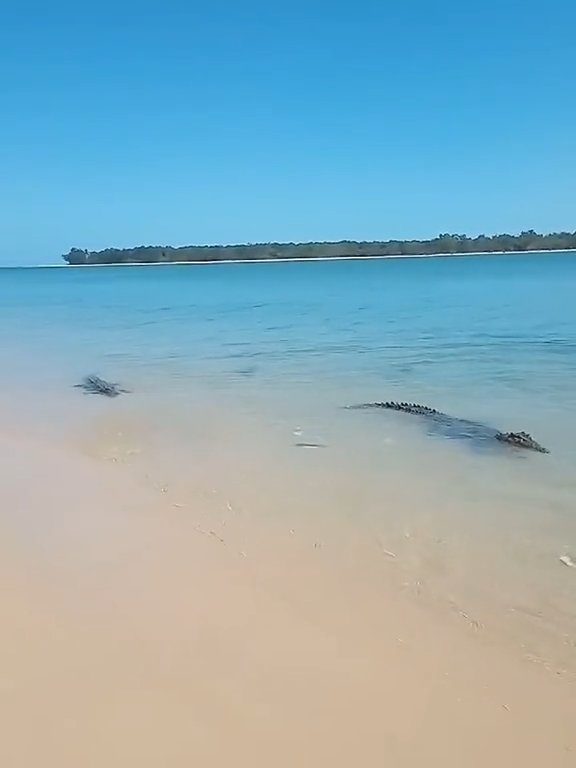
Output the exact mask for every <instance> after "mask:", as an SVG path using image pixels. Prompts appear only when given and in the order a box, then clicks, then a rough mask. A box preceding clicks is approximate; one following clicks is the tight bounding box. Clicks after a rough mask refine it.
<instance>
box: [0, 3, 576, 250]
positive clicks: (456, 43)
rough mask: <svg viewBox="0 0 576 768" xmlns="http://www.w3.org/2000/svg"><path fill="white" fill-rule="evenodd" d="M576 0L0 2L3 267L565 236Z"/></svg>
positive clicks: (570, 200) (572, 225)
mask: <svg viewBox="0 0 576 768" xmlns="http://www.w3.org/2000/svg"><path fill="white" fill-rule="evenodd" d="M575 30H576V2H574V0H548V2H543V1H542V0H538V1H535V0H524V1H523V2H510V0H485V1H484V2H474V1H473V0H472V1H471V2H470V1H469V2H462V0H458V1H457V0H427V1H425V0H413V1H412V2H409V0H395V2H390V1H389V0H356V1H355V2H353V1H352V0H331V1H330V2H328V1H326V2H324V0H318V1H315V0H308V1H307V2H305V1H304V0H290V2H288V0H286V1H285V2H274V0H236V1H234V2H233V1H232V0H223V1H221V2H218V0H211V2H210V1H209V0H204V2H195V1H194V0H188V1H187V2H185V1H184V0H172V2H170V0H167V1H166V2H163V3H161V2H147V0H138V2H132V1H130V0H116V1H115V2H110V0H97V1H95V2H90V3H83V2H78V0H74V2H68V1H63V0H52V2H47V1H46V0H44V1H43V2H41V3H40V2H37V3H33V2H26V0H22V2H18V3H17V2H16V0H4V2H3V3H2V4H1V9H0V89H1V90H0V110H1V114H0V264H1V263H4V264H6V263H8V262H20V263H31V262H36V263H38V262H51V261H55V260H56V259H58V257H59V255H60V254H61V253H62V252H64V251H68V250H69V248H70V247H71V246H77V247H80V248H89V249H99V248H104V247H107V246H129V245H139V244H174V245H183V244H189V243H228V242H259V241H267V240H339V239H345V238H350V239H388V238H404V237H427V236H434V235H436V234H437V233H439V232H463V233H470V234H478V233H480V232H485V233H494V232H499V231H519V230H521V229H530V228H533V229H538V230H555V229H570V230H574V229H576V33H575Z"/></svg>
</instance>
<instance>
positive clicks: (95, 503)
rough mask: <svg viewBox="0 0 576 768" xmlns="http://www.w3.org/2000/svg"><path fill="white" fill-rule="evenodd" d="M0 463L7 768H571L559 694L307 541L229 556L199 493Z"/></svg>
mask: <svg viewBox="0 0 576 768" xmlns="http://www.w3.org/2000/svg"><path fill="white" fill-rule="evenodd" d="M0 449H1V450H2V455H3V466H2V470H1V471H2V477H1V484H0V489H1V490H0V493H1V505H0V510H1V514H0V562H1V566H0V583H1V585H2V595H1V603H0V606H1V608H0V609H1V615H2V626H1V632H0V649H1V651H0V665H1V670H0V679H1V681H2V686H1V693H0V720H1V722H2V738H1V739H0V764H1V765H2V766H6V768H31V766H38V765H42V766H44V768H78V766H82V767H83V768H91V767H92V766H93V767H94V768H96V766H98V768H101V766H106V767H107V768H116V766H122V768H126V766H138V768H147V767H148V766H149V767H150V768H158V766H170V768H179V767H180V766H182V768H184V767H186V768H188V767H189V766H191V765H202V766H228V765H237V766H251V768H253V767H255V766H266V768H268V767H269V766H287V767H288V766H290V767H291V768H293V767H294V766H300V767H305V766H315V767H317V766H330V767H331V768H333V767H334V766H347V767H348V766H351V765H363V766H372V765H374V766H381V765H393V766H400V767H401V766H406V767H407V768H408V767H409V768H411V767H412V766H421V765H422V764H423V763H425V764H426V765H428V766H439V767H440V766H442V768H447V767H450V766H454V767H455V768H456V766H457V767H458V768H461V766H467V767H468V768H473V767H474V766H486V765H493V766H512V765H514V766H516V765H522V766H523V767H524V768H527V767H529V766H538V768H541V766H542V765H548V766H572V765H574V761H575V760H576V730H575V729H574V715H575V712H576V692H575V689H574V683H573V681H572V680H571V679H570V678H569V677H566V676H563V675H559V674H556V673H555V672H554V671H553V670H550V669H547V668H545V667H544V666H542V665H536V664H533V663H530V662H529V661H528V660H526V659H524V658H521V657H520V655H519V654H517V653H514V652H513V651H512V650H511V649H510V647H508V646H506V645H499V644H498V643H494V642H489V641H486V640H485V639H483V637H482V636H481V633H479V632H477V631H476V630H475V628H474V627H473V626H470V625H469V623H468V622H461V623H456V622H453V621H448V620H446V617H445V616H444V614H442V613H441V612H438V613H436V612H435V611H434V610H431V609H430V607H422V606H420V605H418V604H417V603H416V602H414V601H411V600H410V599H409V597H408V596H407V595H406V594H405V593H403V592H401V591H399V590H398V589H397V587H396V585H395V584H394V583H393V582H392V581H390V582H387V580H386V578H385V577H384V578H383V577H382V574H381V573H379V574H378V576H376V574H371V572H370V570H369V569H367V570H355V569H354V568H353V567H351V566H350V564H349V563H346V562H341V561H340V558H339V557H336V556H334V555H333V554H331V552H330V549H329V547H326V546H324V545H323V542H321V541H318V540H316V539H315V538H314V534H313V533H312V532H311V531H310V535H308V532H305V531H304V528H303V527H302V528H301V529H299V530H290V531H288V530H286V531H285V535H283V536H282V535H280V527H279V526H277V525H274V524H270V525H268V526H267V525H264V524H263V523H262V521H260V520H259V519H258V518H257V517H252V518H251V517H250V516H249V515H248V514H246V520H245V522H244V523H243V529H242V536H239V535H237V534H235V532H234V526H233V524H232V522H231V523H230V525H229V531H228V529H227V528H226V526H224V525H223V524H222V521H220V524H219V526H218V527H216V526H215V525H214V520H215V518H214V516H213V515H212V517H211V516H210V514H212V512H213V511H214V510H216V509H220V508H222V509H226V510H227V513H228V514H229V518H230V520H232V518H233V517H234V515H235V514H240V512H238V511H237V510H236V509H235V508H234V501H233V500H232V503H230V500H229V499H227V498H226V496H225V495H224V496H223V495H222V494H221V489H218V488H213V487H210V483H208V485H206V487H203V488H200V487H199V488H198V489H197V493H196V494H188V495H186V494H184V493H181V494H180V495H178V496H175V495H174V493H173V491H172V489H171V488H170V487H166V486H162V485H159V483H157V482H156V479H155V478H154V477H152V476H149V475H146V474H141V473H140V474H139V473H135V472H131V471H129V470H128V469H127V468H126V467H125V466H124V465H123V464H122V462H118V461H116V462H104V461H102V459H101V458H96V457H94V456H88V455H82V454H81V453H79V452H78V451H77V450H75V449H73V447H72V446H69V445H66V444H65V443H64V442H61V443H59V444H52V443H50V442H48V441H47V440H46V439H45V437H35V436H33V435H31V434H28V435H22V434H21V433H18V432H14V433H12V434H10V433H7V432H5V433H4V434H3V435H2V437H1V438H0ZM198 483H200V480H198ZM203 500H204V501H203ZM203 505H204V506H203ZM211 510H212V512H211ZM209 513H210V514H209ZM392 555H393V553H390V557H392Z"/></svg>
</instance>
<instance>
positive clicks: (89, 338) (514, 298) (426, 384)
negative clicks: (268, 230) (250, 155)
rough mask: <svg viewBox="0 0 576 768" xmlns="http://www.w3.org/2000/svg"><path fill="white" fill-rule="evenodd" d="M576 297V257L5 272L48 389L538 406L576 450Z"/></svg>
mask: <svg viewBox="0 0 576 768" xmlns="http://www.w3.org/2000/svg"><path fill="white" fill-rule="evenodd" d="M575 296H576V255H574V254H543V255H538V254H530V255H513V256H490V257H466V258H436V259H409V260H401V259H398V260H390V261H364V262H349V261H339V262H316V263H292V264H290V263H276V264H254V265H245V264H238V265H234V264H225V265H205V266H197V267H195V266H170V267H144V268H138V269H137V268H127V267H119V268H92V269H5V270H2V271H1V272H0V306H1V308H2V309H1V312H2V324H1V330H0V333H1V334H2V335H1V340H2V352H1V355H2V367H3V370H4V371H5V372H6V373H7V375H8V376H10V371H12V372H13V375H15V376H16V375H18V371H20V372H21V374H24V373H25V375H26V378H27V377H29V376H30V375H31V374H32V372H33V371H34V372H35V375H36V376H41V377H42V378H43V379H45V380H46V383H47V385H48V383H49V382H51V381H56V382H58V384H59V385H60V384H61V383H63V382H64V381H65V380H70V381H72V380H75V379H78V378H79V377H80V376H82V375H83V374H85V373H86V372H90V371H98V372H100V373H101V374H102V375H104V376H111V377H112V378H113V379H117V378H122V379H123V380H125V381H126V382H127V383H130V384H132V385H135V386H137V387H139V388H142V387H144V388H152V387H156V388H171V389H178V388H179V387H180V388H181V387H184V386H189V385H190V383H191V382H201V381H204V382H206V383H208V384H209V386H210V387H211V388H214V387H216V388H228V389H229V388H230V384H231V383H235V382H237V381H238V380H241V379H245V380H249V381H250V384H251V385H252V386H253V387H254V388H260V389H261V388H266V389H267V390H270V389H274V388H277V389H278V388H279V389H281V390H283V391H286V390H288V389H291V388H294V389H295V390H299V391H301V392H304V391H305V390H306V388H308V389H309V390H314V391H316V392H318V391H320V388H335V389H340V388H341V387H343V388H349V389H350V392H351V394H354V395H356V394H358V396H365V398H366V399H382V398H387V397H389V396H397V395H398V396H401V397H402V398H405V399H417V398H424V399H426V400H427V401H430V402H431V404H432V405H436V406H437V407H441V408H442V409H444V410H447V411H450V412H456V413H458V414H459V415H464V416H470V417H482V418H485V417H489V416H491V415H493V418H495V419H500V420H501V419H502V418H504V419H505V420H506V417H507V415H508V414H513V416H514V418H516V417H520V419H521V420H522V419H524V420H525V421H526V422H527V423H528V424H530V423H533V422H535V421H538V422H540V419H539V418H538V417H537V416H536V414H535V408H536V407H537V408H538V409H539V411H540V412H541V413H544V412H546V413H547V415H548V417H549V418H550V419H551V420H552V422H553V424H552V425H550V427H548V426H546V432H547V434H546V437H547V439H548V440H549V441H551V442H552V443H556V442H558V443H559V444H562V445H563V447H564V448H568V449H569V448H570V446H571V445H572V443H573V442H574V441H572V440H571V439H570V430H571V429H572V428H573V427H575V426H576V389H575V387H574V382H575V381H576V308H575V306H574V297H575ZM156 379H158V382H157V383H155V384H154V385H152V384H151V381H152V380H156ZM21 383H22V385H23V386H25V383H26V381H25V380H24V381H22V382H21Z"/></svg>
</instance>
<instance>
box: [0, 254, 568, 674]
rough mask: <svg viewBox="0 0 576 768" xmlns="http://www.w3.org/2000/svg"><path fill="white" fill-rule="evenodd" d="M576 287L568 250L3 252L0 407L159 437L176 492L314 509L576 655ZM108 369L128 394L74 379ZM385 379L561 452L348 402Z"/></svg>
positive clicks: (462, 610) (114, 444)
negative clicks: (439, 254)
mask: <svg viewBox="0 0 576 768" xmlns="http://www.w3.org/2000/svg"><path fill="white" fill-rule="evenodd" d="M575 297H576V254H573V253H566V254H522V255H505V256H500V255H498V256H477V257H474V256H470V257H458V258H449V257H448V258H432V259H428V258H425V259H424V258H423V259H390V260H387V261H386V260H373V261H333V262H308V263H303V262H297V263H296V262H295V263H268V264H267V263H264V264H208V265H198V266H192V265H190V266H178V265H174V266H157V267H138V268H135V267H106V268H98V267H94V268H78V269H73V268H62V269H54V268H38V269H34V268H22V269H17V268H14V269H2V270H0V317H1V323H0V364H1V367H2V372H3V385H4V386H3V391H2V394H1V396H0V408H1V409H2V411H3V414H4V419H5V422H6V423H10V424H11V425H13V426H14V425H18V424H26V425H27V428H29V429H34V428H38V429H40V430H42V432H43V434H45V435H46V434H47V435H52V436H53V438H54V439H55V440H56V439H62V438H63V436H64V435H67V436H69V439H70V440H71V441H73V442H74V441H75V442H76V443H77V445H78V446H79V447H81V448H82V449H87V446H88V447H89V449H90V450H92V451H93V452H95V453H97V454H98V455H101V456H105V457H109V456H110V455H111V454H112V453H113V452H114V451H115V452H116V453H117V454H118V456H119V455H120V454H122V456H123V459H124V460H126V462H127V463H129V461H130V459H129V457H142V456H148V457H149V460H150V466H153V467H154V468H155V471H156V472H157V473H158V481H159V482H160V481H162V479H163V478H164V480H165V479H166V478H169V479H170V483H171V487H177V488H179V489H181V491H182V493H184V492H185V490H186V489H187V490H188V491H190V486H191V484H192V483H193V482H194V483H197V484H201V483H207V482H208V481H207V478H209V479H210V483H211V484H212V485H215V484H217V483H225V484H228V491H229V492H230V493H236V495H237V496H238V497H239V498H240V497H241V498H242V499H243V504H244V506H245V507H247V506H250V507H251V508H253V509H254V510H257V514H258V515H259V516H260V517H259V519H260V520H264V519H266V520H269V519H273V520H274V521H275V524H281V523H283V522H285V524H286V527H289V528H292V526H293V525H294V524H295V523H294V520H296V521H297V522H298V523H299V524H301V525H302V526H305V525H307V524H309V523H311V525H312V526H313V527H314V529H315V531H316V533H315V535H316V534H318V535H320V536H322V535H323V536H324V539H326V540H327V541H332V542H333V544H334V549H335V550H336V549H338V551H339V552H340V553H341V554H342V553H345V552H347V551H348V552H350V551H353V552H354V557H355V558H356V559H357V561H358V564H359V565H361V564H362V563H365V562H367V561H368V560H369V559H370V558H373V560H374V562H375V563H376V562H379V560H378V558H380V560H382V563H383V565H382V568H384V569H388V570H384V572H383V574H384V575H383V578H384V577H385V578H396V579H397V580H398V584H399V585H401V586H402V587H406V585H408V587H407V588H408V589H409V591H410V592H411V593H413V594H415V595H416V596H417V597H419V598H421V599H423V600H428V601H429V602H430V603H431V604H443V605H445V606H446V607H448V608H449V609H451V610H452V609H453V610H454V612H455V613H456V614H458V615H459V616H464V617H472V618H471V619H470V621H471V623H472V624H473V625H474V626H483V627H484V626H486V625H487V626H488V627H489V628H491V629H492V630H494V632H497V633H499V634H500V635H501V636H502V637H504V636H506V637H509V638H511V641H512V642H515V643H517V644H518V647H520V646H521V647H523V648H527V649H528V650H527V651H526V652H527V653H530V654H532V655H533V656H534V657H537V658H539V659H542V660H544V661H545V662H546V663H548V662H550V663H553V664H556V665H558V666H562V667H563V668H564V667H565V668H568V667H570V666H571V664H572V662H571V658H572V657H573V653H574V643H575V640H574V638H575V636H576V569H571V568H570V567H568V566H566V565H565V564H564V563H562V562H561V561H560V557H566V556H568V557H573V558H574V559H575V560H576V473H575V471H574V470H575V469H576V440H575V439H574V434H575V432H576V386H575V385H576V306H575ZM92 372H94V373H97V374H99V375H101V376H103V377H104V378H107V379H111V380H113V381H119V382H121V383H122V384H123V385H124V386H125V387H126V388H128V389H130V390H131V394H129V395H125V396H123V397H120V398H117V399H114V400H107V399H105V398H94V397H87V396H84V395H83V394H82V393H81V391H79V390H77V389H74V388H73V384H74V383H76V382H78V381H79V380H80V379H81V378H82V377H83V376H84V375H86V374H88V373H92ZM387 399H401V400H410V401H418V402H422V403H424V404H426V405H430V406H433V407H436V408H438V409H439V410H442V411H445V412H447V413H449V414H453V415H455V416H460V417H463V418H467V419H472V420H477V421H480V422H482V423H485V424H488V425H491V426H494V427H496V428H500V429H502V430H516V431H517V430H522V429H523V430H526V431H528V432H530V433H531V434H533V436H534V437H535V438H536V439H537V440H538V441H539V442H541V443H542V444H543V445H545V446H547V447H548V448H549V449H550V451H551V453H550V454H549V455H540V454H529V453H524V452H520V451H514V450H510V449H507V448H506V447H502V446H498V445H495V446H493V449H492V448H491V447H487V446H485V445H483V446H480V445H477V444H475V443H474V441H466V440H458V439H452V440H450V439H446V438H444V437H442V436H438V435H434V434H430V433H429V432H428V431H427V429H426V424H425V422H424V421H423V420H421V419H418V418H414V417H410V416H406V415H402V414H391V413H382V412H379V411H354V410H348V409H346V408H344V406H347V405H351V404H355V403H362V402H370V401H374V400H387ZM118 456H116V457H115V458H118ZM152 459H153V461H152ZM133 460H134V462H136V461H137V460H140V458H138V459H137V458H133ZM141 460H142V461H144V460H145V459H141ZM149 471H151V470H149ZM255 514H256V513H255ZM242 535H245V536H246V535H247V534H246V532H244V534H242ZM382 553H384V554H382ZM378 567H380V566H378ZM478 617H479V618H478ZM574 666H575V667H576V664H575V665H574Z"/></svg>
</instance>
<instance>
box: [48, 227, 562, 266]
mask: <svg viewBox="0 0 576 768" xmlns="http://www.w3.org/2000/svg"><path fill="white" fill-rule="evenodd" d="M570 249H576V232H552V233H550V234H539V233H538V232H535V231H534V230H532V229H530V230H528V231H525V232H521V233H520V234H519V235H508V234H503V235H478V236H477V237H469V236H468V235H458V234H442V235H438V237H435V238H432V239H431V240H385V241H374V242H356V241H354V240H342V241H340V242H328V243H258V244H251V243H249V244H246V245H187V246H182V247H177V248H176V247H173V246H161V245H142V246H138V247H136V248H106V249H104V250H102V251H88V250H85V249H81V248H72V249H71V250H70V251H69V253H67V254H64V255H63V257H62V258H63V259H64V261H66V262H67V263H68V264H74V265H79V264H156V263H168V262H174V261H224V260H231V261H239V260H252V259H254V260H256V259H269V260H274V259H315V258H316V259H318V258H337V257H355V256H357V257H367V256H421V255H422V256H425V255H434V254H447V255H450V254H461V253H471V254H472V253H496V252H505V253H510V252H516V251H517V252H520V251H556V250H558V251H563V250H570Z"/></svg>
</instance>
